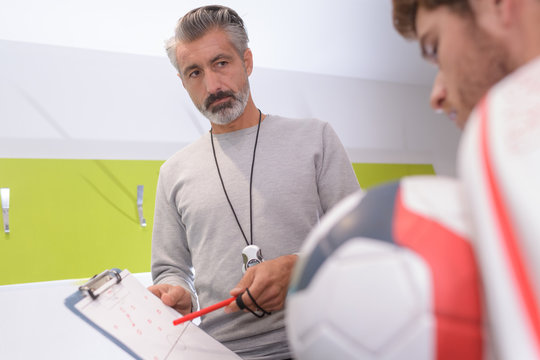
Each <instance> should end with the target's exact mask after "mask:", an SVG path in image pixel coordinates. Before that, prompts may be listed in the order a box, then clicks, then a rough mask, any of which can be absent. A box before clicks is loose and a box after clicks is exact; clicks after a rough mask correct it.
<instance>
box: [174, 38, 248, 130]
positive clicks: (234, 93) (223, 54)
mask: <svg viewBox="0 0 540 360" xmlns="http://www.w3.org/2000/svg"><path fill="white" fill-rule="evenodd" d="M176 59H177V61H178V66H179V68H180V73H179V76H180V79H181V80H182V84H183V85H184V87H185V88H186V90H187V92H188V93H189V96H190V97H191V100H192V101H193V103H194V104H195V106H196V107H197V108H198V109H199V111H200V112H201V113H202V114H203V115H205V116H206V117H207V118H208V119H209V120H210V121H211V122H212V123H215V124H219V125H226V124H228V123H230V122H231V121H234V120H235V119H237V118H238V117H239V116H240V115H242V113H243V112H244V109H245V107H246V104H247V102H248V99H249V96H250V90H249V82H248V76H249V74H251V71H252V68H253V61H252V56H251V51H250V50H249V49H247V50H246V51H245V52H244V56H243V57H240V56H239V55H238V52H237V51H236V50H235V48H234V46H233V45H232V43H231V42H230V40H229V37H228V36H227V34H226V33H225V32H224V31H222V30H212V31H210V32H208V33H207V34H205V35H204V36H203V37H201V38H199V39H197V40H195V41H193V42H189V43H182V42H181V43H179V44H178V46H177V48H176Z"/></svg>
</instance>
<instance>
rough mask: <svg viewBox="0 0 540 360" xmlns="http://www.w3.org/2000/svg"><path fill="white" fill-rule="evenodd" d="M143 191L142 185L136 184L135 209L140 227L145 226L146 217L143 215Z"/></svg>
mask: <svg viewBox="0 0 540 360" xmlns="http://www.w3.org/2000/svg"><path fill="white" fill-rule="evenodd" d="M143 193H144V185H137V210H138V211H139V223H140V224H141V226H142V227H146V219H145V218H144V216H143V208H142V205H143Z"/></svg>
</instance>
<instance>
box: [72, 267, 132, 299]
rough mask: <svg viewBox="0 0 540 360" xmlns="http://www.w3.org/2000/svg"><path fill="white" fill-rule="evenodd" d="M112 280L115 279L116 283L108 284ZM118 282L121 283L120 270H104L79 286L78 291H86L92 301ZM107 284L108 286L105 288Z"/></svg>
mask: <svg viewBox="0 0 540 360" xmlns="http://www.w3.org/2000/svg"><path fill="white" fill-rule="evenodd" d="M113 279H116V282H110V281H111V280H113ZM120 281H122V276H120V270H118V269H112V270H105V271H104V272H102V273H101V274H99V275H94V277H92V278H91V279H90V280H88V281H87V282H86V283H85V284H83V285H81V286H79V290H80V291H86V292H87V293H88V295H90V297H91V298H92V300H95V299H97V297H98V296H99V294H101V293H104V292H105V291H106V290H107V289H108V288H110V287H111V286H113V285H114V284H118V283H119V282H120ZM109 282H110V283H109ZM107 283H109V284H108V285H107V286H105V285H106V284H107Z"/></svg>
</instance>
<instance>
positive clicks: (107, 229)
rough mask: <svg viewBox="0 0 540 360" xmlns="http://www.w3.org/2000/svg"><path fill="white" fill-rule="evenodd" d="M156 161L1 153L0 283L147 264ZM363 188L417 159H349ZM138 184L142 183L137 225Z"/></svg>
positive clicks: (415, 169) (413, 171) (417, 169)
mask: <svg viewBox="0 0 540 360" xmlns="http://www.w3.org/2000/svg"><path fill="white" fill-rule="evenodd" d="M162 163H163V161H142V160H136V161H132V160H56V159H0V187H8V188H10V190H11V196H10V210H9V211H10V227H11V233H10V234H5V233H4V232H3V231H2V232H0V285H5V284H15V283H25V282H36V281H48V280H58V279H68V278H88V277H89V276H92V275H94V274H96V273H99V272H101V271H102V270H104V269H106V268H111V267H119V268H127V269H129V270H130V271H131V272H147V271H150V251H151V240H152V224H153V217H154V199H155V189H156V185H157V179H158V175H159V167H160V166H161V164H162ZM353 168H354V171H355V173H356V175H357V177H358V181H359V183H360V185H361V186H362V188H363V189H368V188H370V187H372V186H374V185H377V184H380V183H382V182H386V181H390V180H395V179H399V178H401V177H403V176H407V175H417V174H434V171H433V166H431V165H423V164H374V163H353ZM137 185H144V201H143V202H144V216H145V218H146V222H147V227H145V228H143V227H141V226H140V225H139V217H138V213H137V206H136V200H137Z"/></svg>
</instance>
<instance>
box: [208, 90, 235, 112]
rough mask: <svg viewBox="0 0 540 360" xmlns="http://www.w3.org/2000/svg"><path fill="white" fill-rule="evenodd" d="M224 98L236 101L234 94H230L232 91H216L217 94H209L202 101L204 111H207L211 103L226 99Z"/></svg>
mask: <svg viewBox="0 0 540 360" xmlns="http://www.w3.org/2000/svg"><path fill="white" fill-rule="evenodd" d="M226 97H232V98H233V99H235V100H237V98H236V96H235V94H234V92H232V91H230V90H229V91H218V92H217V93H215V94H210V95H209V96H208V97H207V98H206V100H205V101H204V107H205V108H206V109H208V107H209V106H210V105H212V103H213V102H214V101H217V100H221V99H224V98H226Z"/></svg>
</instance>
